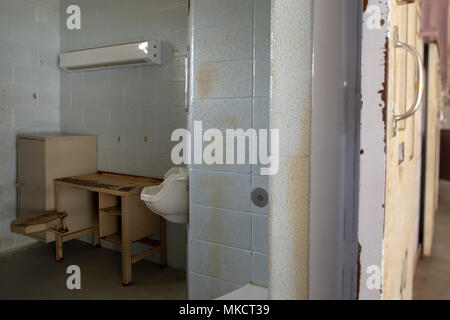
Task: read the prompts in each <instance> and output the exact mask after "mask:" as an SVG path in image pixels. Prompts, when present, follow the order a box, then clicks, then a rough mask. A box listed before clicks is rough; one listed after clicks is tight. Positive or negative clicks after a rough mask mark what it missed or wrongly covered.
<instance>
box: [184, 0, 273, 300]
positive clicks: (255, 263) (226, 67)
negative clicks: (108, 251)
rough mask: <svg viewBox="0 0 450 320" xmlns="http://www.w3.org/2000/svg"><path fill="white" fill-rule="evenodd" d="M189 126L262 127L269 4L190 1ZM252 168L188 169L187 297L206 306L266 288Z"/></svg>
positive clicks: (261, 216) (260, 211) (263, 226)
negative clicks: (244, 290)
mask: <svg viewBox="0 0 450 320" xmlns="http://www.w3.org/2000/svg"><path fill="white" fill-rule="evenodd" d="M191 10H192V15H191V16H192V17H193V21H192V30H191V31H192V33H193V34H192V39H193V40H192V41H193V44H194V52H193V61H194V63H193V65H192V66H191V68H192V72H193V79H194V83H193V97H192V99H193V101H192V104H191V106H190V127H191V128H193V121H199V120H202V121H203V130H207V129H209V128H218V129H221V130H224V129H237V128H242V129H248V128H252V127H254V128H265V129H268V128H269V89H270V88H269V85H270V78H269V76H270V10H271V1H270V0H229V1H222V0H193V1H192V3H191ZM259 173H260V171H259V166H257V165H256V166H251V165H233V166H227V165H223V166H220V165H215V166H206V165H193V166H191V186H190V192H191V194H190V197H191V208H190V219H191V220H190V230H189V239H190V242H189V243H190V248H189V268H188V269H189V281H188V285H189V297H190V298H191V299H213V298H217V297H219V296H222V295H224V294H226V293H229V292H231V291H233V290H235V289H237V288H239V287H242V286H243V285H245V284H247V283H250V282H253V283H255V284H259V285H267V267H268V266H267V250H268V237H267V233H268V226H267V222H268V218H267V214H268V208H267V207H266V208H257V207H256V206H254V205H253V204H252V203H251V200H250V194H251V191H252V190H253V189H254V188H256V187H261V188H265V189H266V190H267V188H268V179H267V177H261V176H259Z"/></svg>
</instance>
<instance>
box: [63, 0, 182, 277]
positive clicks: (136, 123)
mask: <svg viewBox="0 0 450 320" xmlns="http://www.w3.org/2000/svg"><path fill="white" fill-rule="evenodd" d="M72 4H76V5H79V6H80V9H81V30H68V29H67V28H66V19H67V17H68V15H67V14H66V8H67V7H68V6H69V5H72ZM60 14H61V34H60V36H61V51H62V52H65V51H73V50H80V49H86V48H93V47H99V46H105V45H113V44H120V43H127V42H134V41H141V40H161V41H162V47H163V54H162V65H161V66H146V67H138V68H121V69H110V70H104V71H88V72H78V73H67V72H64V71H62V72H61V130H62V131H68V132H72V133H90V134H97V135H98V137H99V169H100V170H104V171H112V172H121V173H126V174H134V175H142V176H152V177H161V178H162V177H163V176H164V173H165V172H166V171H167V170H168V169H169V168H170V167H171V166H173V164H172V162H171V159H170V153H171V149H172V145H173V144H172V143H171V142H170V137H171V133H172V131H173V130H174V129H177V128H186V126H187V124H186V112H185V107H184V105H185V58H184V55H185V53H186V49H187V24H188V15H187V1H186V0H164V1H153V0H152V1H150V0H147V1H142V0H126V1H125V0H79V1H75V0H62V1H61V6H60ZM105 245H106V243H105ZM111 248H113V249H118V250H119V249H120V248H118V247H116V246H111ZM139 249H140V248H138V250H139ZM168 262H169V265H170V266H172V267H177V268H185V265H186V226H185V225H174V224H170V223H169V224H168Z"/></svg>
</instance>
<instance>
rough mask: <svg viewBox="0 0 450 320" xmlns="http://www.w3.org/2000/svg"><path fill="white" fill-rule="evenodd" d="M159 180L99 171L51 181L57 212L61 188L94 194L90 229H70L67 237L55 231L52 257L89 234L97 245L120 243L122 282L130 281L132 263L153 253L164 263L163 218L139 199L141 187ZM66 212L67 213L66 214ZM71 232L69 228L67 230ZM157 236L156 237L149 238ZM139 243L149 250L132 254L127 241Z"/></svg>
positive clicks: (58, 258) (59, 210)
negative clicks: (94, 210)
mask: <svg viewBox="0 0 450 320" xmlns="http://www.w3.org/2000/svg"><path fill="white" fill-rule="evenodd" d="M161 182H162V180H159V179H152V178H143V177H135V176H128V175H120V174H114V173H106V172H99V173H96V174H92V175H86V176H77V177H70V178H63V179H56V180H55V181H54V193H55V194H54V196H55V210H56V211H57V212H61V211H63V210H62V203H61V192H62V189H63V187H69V188H77V189H83V190H88V191H92V192H95V193H97V194H98V210H97V212H96V214H94V217H93V226H92V228H89V229H85V230H79V231H78V232H75V233H74V232H71V233H70V235H71V237H69V238H65V237H64V234H58V233H56V259H57V260H61V259H62V243H63V242H66V241H69V240H72V239H74V238H77V237H81V236H82V235H85V234H87V233H93V244H94V245H95V246H100V244H101V242H100V240H101V239H102V240H106V241H109V242H113V243H117V244H120V245H121V246H122V283H123V284H124V285H129V284H131V282H132V264H133V263H136V262H138V261H140V260H142V259H144V258H146V257H148V256H150V255H153V254H155V253H160V254H161V265H162V266H165V265H166V264H167V253H166V250H167V237H166V221H165V219H163V218H162V217H160V216H158V215H156V214H155V213H153V212H151V211H150V210H149V209H148V208H147V206H146V205H145V203H144V202H143V201H142V200H141V199H140V194H141V191H142V189H143V188H144V187H147V186H153V185H159V184H160V183H161ZM68 214H70V213H68ZM70 231H73V230H70ZM158 234H159V235H160V240H159V241H158V240H153V239H149V237H151V236H155V235H158ZM133 242H141V243H145V244H147V245H150V246H152V248H151V249H149V250H147V251H144V252H142V253H140V254H137V255H134V256H133V255H132V253H131V244H132V243H133Z"/></svg>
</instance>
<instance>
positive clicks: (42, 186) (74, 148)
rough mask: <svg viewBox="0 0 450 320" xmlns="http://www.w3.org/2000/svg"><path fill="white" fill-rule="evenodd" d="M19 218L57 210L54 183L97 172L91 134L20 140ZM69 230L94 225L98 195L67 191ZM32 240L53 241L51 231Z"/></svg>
mask: <svg viewBox="0 0 450 320" xmlns="http://www.w3.org/2000/svg"><path fill="white" fill-rule="evenodd" d="M17 143H18V144H17V153H18V154H17V171H18V173H17V175H18V216H19V217H22V216H25V215H28V214H33V213H38V212H42V211H46V210H53V209H54V192H53V180H54V179H58V178H65V177H70V176H76V175H85V174H92V173H96V172H97V137H96V136H91V135H43V136H26V135H21V136H19V137H18V142H17ZM62 197H63V201H62V202H63V203H64V207H63V208H62V209H63V210H64V211H65V212H67V213H68V217H67V227H68V228H69V230H81V229H83V228H88V227H90V226H92V216H93V215H92V213H93V212H95V210H96V207H97V203H96V199H95V198H94V197H95V195H94V194H92V193H91V192H89V191H86V190H77V189H72V188H65V189H64V192H63V193H62ZM33 237H35V238H37V239H39V240H41V241H43V242H52V241H54V240H55V236H54V234H52V233H49V232H41V233H37V234H34V235H33Z"/></svg>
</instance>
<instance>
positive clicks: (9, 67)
mask: <svg viewBox="0 0 450 320" xmlns="http://www.w3.org/2000/svg"><path fill="white" fill-rule="evenodd" d="M58 6H59V1H58V0H1V1H0V251H5V250H9V249H13V248H16V247H19V246H22V245H25V244H28V243H31V242H32V240H30V239H29V238H27V237H22V236H19V235H15V234H11V233H10V232H9V226H10V223H11V221H12V220H13V219H15V218H16V208H17V191H16V190H17V189H16V170H17V169H16V135H17V134H20V133H32V134H35V133H44V132H56V131H59V70H58V68H57V57H58V53H59V10H58Z"/></svg>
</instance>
